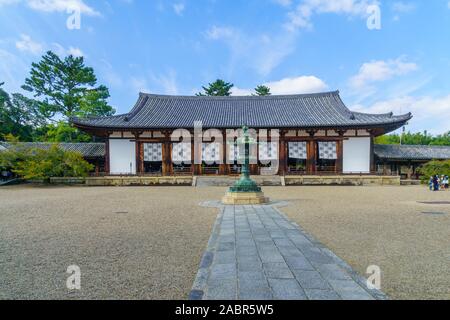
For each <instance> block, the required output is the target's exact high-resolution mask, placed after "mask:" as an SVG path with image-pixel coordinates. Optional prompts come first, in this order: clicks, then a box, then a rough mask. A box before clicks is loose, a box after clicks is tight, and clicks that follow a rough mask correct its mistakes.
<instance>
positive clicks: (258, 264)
mask: <svg viewBox="0 0 450 320" xmlns="http://www.w3.org/2000/svg"><path fill="white" fill-rule="evenodd" d="M189 298H190V299H192V300H201V299H204V300H266V299H268V300H271V299H275V300H304V299H313V300H326V299H332V300H339V299H345V300H360V299H362V300H369V299H370V300H372V299H386V296H385V295H384V294H383V293H381V292H380V291H378V290H369V289H367V286H366V285H365V279H364V278H362V277H361V276H359V275H358V274H357V273H356V272H355V271H354V270H352V268H351V267H350V266H348V265H347V264H346V263H345V262H344V261H343V260H341V259H339V258H338V257H337V256H336V255H334V254H333V253H332V252H331V251H330V250H328V249H327V248H325V247H323V246H322V245H321V244H320V243H318V242H317V241H315V240H314V239H313V238H312V237H311V236H309V235H308V234H306V233H305V232H304V231H303V230H302V229H301V228H300V227H299V226H298V225H296V224H294V223H292V222H291V221H289V220H288V219H287V218H286V217H285V216H284V215H282V214H281V213H280V212H279V211H278V210H277V209H276V208H275V207H273V206H225V207H223V209H222V212H221V213H220V214H219V216H218V218H217V221H216V224H215V226H214V230H213V233H212V235H211V238H210V241H209V243H208V248H207V250H206V252H205V254H204V256H203V258H202V261H201V264H200V268H199V271H198V274H197V278H196V280H195V282H194V285H193V288H192V291H191V294H190V297H189Z"/></svg>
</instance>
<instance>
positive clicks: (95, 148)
mask: <svg viewBox="0 0 450 320" xmlns="http://www.w3.org/2000/svg"><path fill="white" fill-rule="evenodd" d="M52 144H53V143H47V142H19V143H18V144H17V145H18V146H19V147H24V148H42V149H49V148H50V146H52ZM12 145H13V144H11V143H8V142H0V151H1V150H2V147H3V148H5V149H9V148H10V147H11V146H12ZM58 145H59V146H60V148H61V149H63V150H65V151H76V152H79V153H81V154H82V155H83V157H85V158H102V157H104V156H105V144H104V143H59V144H58Z"/></svg>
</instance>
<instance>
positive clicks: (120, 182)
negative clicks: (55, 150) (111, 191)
mask: <svg viewBox="0 0 450 320" xmlns="http://www.w3.org/2000/svg"><path fill="white" fill-rule="evenodd" d="M192 180H193V178H192V177H91V178H51V179H50V183H51V184H63V185H86V186H90V187H100V186H173V185H180V186H191V185H192Z"/></svg>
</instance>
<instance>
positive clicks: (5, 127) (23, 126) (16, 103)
mask: <svg viewBox="0 0 450 320" xmlns="http://www.w3.org/2000/svg"><path fill="white" fill-rule="evenodd" d="M1 85H2V83H0V86H1ZM0 124H1V127H0V136H5V135H8V134H10V135H14V136H16V137H17V138H18V139H20V140H22V141H30V140H32V138H33V131H34V130H35V129H36V128H38V127H40V126H43V125H45V118H44V117H43V116H42V115H41V113H40V110H39V106H38V104H37V102H36V101H34V100H33V99H29V98H27V97H25V96H23V95H22V94H19V93H15V94H13V95H12V97H11V96H10V95H9V94H8V93H7V92H6V91H4V90H3V89H2V88H1V87H0Z"/></svg>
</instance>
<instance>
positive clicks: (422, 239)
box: [272, 186, 450, 299]
mask: <svg viewBox="0 0 450 320" xmlns="http://www.w3.org/2000/svg"><path fill="white" fill-rule="evenodd" d="M272 196H273V197H277V198H282V199H284V200H290V201H291V205H290V206H288V207H286V208H282V211H283V212H285V213H286V214H287V216H288V217H289V218H291V219H292V220H294V221H295V222H297V223H298V224H299V225H301V226H302V227H303V228H304V229H305V230H306V231H307V232H309V233H310V234H312V235H313V236H314V237H316V239H318V240H319V241H321V242H322V243H323V244H325V245H326V246H327V247H328V248H329V249H331V250H332V251H334V252H335V253H336V254H337V255H338V256H340V257H341V258H343V259H344V260H345V261H347V262H348V263H349V264H350V265H351V266H352V267H353V268H354V269H355V270H357V271H358V272H359V273H360V274H361V275H363V276H367V275H366V271H367V267H369V266H370V265H377V266H379V267H380V268H381V271H382V278H381V285H382V290H383V291H384V292H385V293H386V294H388V295H389V296H390V298H392V299H450V192H429V191H428V190H427V188H426V187H421V186H410V187H406V186H405V187H388V186H386V187H341V188H338V187H317V188H314V187H312V188H296V187H294V188H292V189H288V191H287V192H284V191H282V190H279V191H277V190H274V191H273V195H272ZM441 201H443V202H447V204H423V203H419V202H441Z"/></svg>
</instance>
